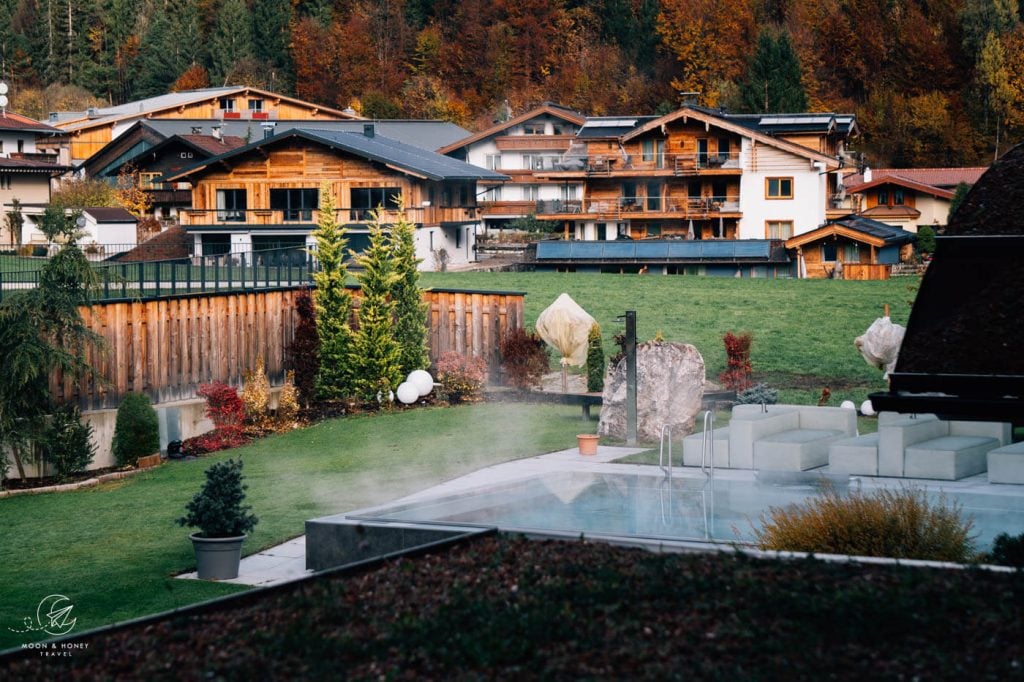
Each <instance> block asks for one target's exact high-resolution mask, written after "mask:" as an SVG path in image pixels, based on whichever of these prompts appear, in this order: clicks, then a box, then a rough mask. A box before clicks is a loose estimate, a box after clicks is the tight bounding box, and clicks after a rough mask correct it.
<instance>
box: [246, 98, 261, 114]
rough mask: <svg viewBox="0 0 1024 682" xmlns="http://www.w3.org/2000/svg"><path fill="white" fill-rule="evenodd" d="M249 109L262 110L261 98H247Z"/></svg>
mask: <svg viewBox="0 0 1024 682" xmlns="http://www.w3.org/2000/svg"><path fill="white" fill-rule="evenodd" d="M249 111H263V100H261V99H251V100H249Z"/></svg>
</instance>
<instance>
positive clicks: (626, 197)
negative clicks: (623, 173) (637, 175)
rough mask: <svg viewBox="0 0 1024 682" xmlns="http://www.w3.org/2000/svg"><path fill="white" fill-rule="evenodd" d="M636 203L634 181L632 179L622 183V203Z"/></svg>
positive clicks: (624, 204) (625, 204)
mask: <svg viewBox="0 0 1024 682" xmlns="http://www.w3.org/2000/svg"><path fill="white" fill-rule="evenodd" d="M636 203H637V196H636V183H635V182H632V181H627V182H624V183H622V205H623V206H635V205H636Z"/></svg>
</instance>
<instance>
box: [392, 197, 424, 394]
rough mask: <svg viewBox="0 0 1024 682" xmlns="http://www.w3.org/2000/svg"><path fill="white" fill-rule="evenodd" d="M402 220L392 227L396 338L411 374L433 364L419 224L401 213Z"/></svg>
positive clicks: (403, 368)
mask: <svg viewBox="0 0 1024 682" xmlns="http://www.w3.org/2000/svg"><path fill="white" fill-rule="evenodd" d="M399 215H400V217H399V219H398V220H397V221H395V224H394V225H393V226H392V228H391V248H392V251H393V256H394V260H395V285H394V288H393V289H392V300H393V301H394V303H395V339H396V340H397V341H398V346H399V352H400V354H401V360H400V362H399V366H400V367H401V375H402V376H403V377H404V376H408V375H409V372H411V371H413V370H415V369H426V367H427V365H429V364H430V357H429V355H428V353H427V304H426V303H424V302H423V292H422V291H421V290H420V286H419V282H420V271H419V268H418V267H417V266H418V265H419V264H420V263H421V262H422V259H420V258H417V257H416V241H415V240H416V226H415V225H413V224H412V223H411V222H409V220H408V219H407V218H406V216H405V211H400V212H399Z"/></svg>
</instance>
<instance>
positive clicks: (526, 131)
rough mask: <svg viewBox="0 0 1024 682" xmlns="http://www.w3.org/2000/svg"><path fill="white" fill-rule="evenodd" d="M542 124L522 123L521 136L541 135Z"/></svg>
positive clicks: (542, 132)
mask: <svg viewBox="0 0 1024 682" xmlns="http://www.w3.org/2000/svg"><path fill="white" fill-rule="evenodd" d="M543 134H544V124H543V123H524V124H523V135H543Z"/></svg>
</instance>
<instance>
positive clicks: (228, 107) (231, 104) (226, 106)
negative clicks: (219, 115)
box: [218, 97, 235, 111]
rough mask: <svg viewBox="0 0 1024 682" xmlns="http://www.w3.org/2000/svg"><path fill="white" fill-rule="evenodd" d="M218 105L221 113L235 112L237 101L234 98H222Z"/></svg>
mask: <svg viewBox="0 0 1024 682" xmlns="http://www.w3.org/2000/svg"><path fill="white" fill-rule="evenodd" d="M218 105H219V106H220V110H221V111H234V110H235V99H234V98H233V97H221V98H220V99H219V100H218Z"/></svg>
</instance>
